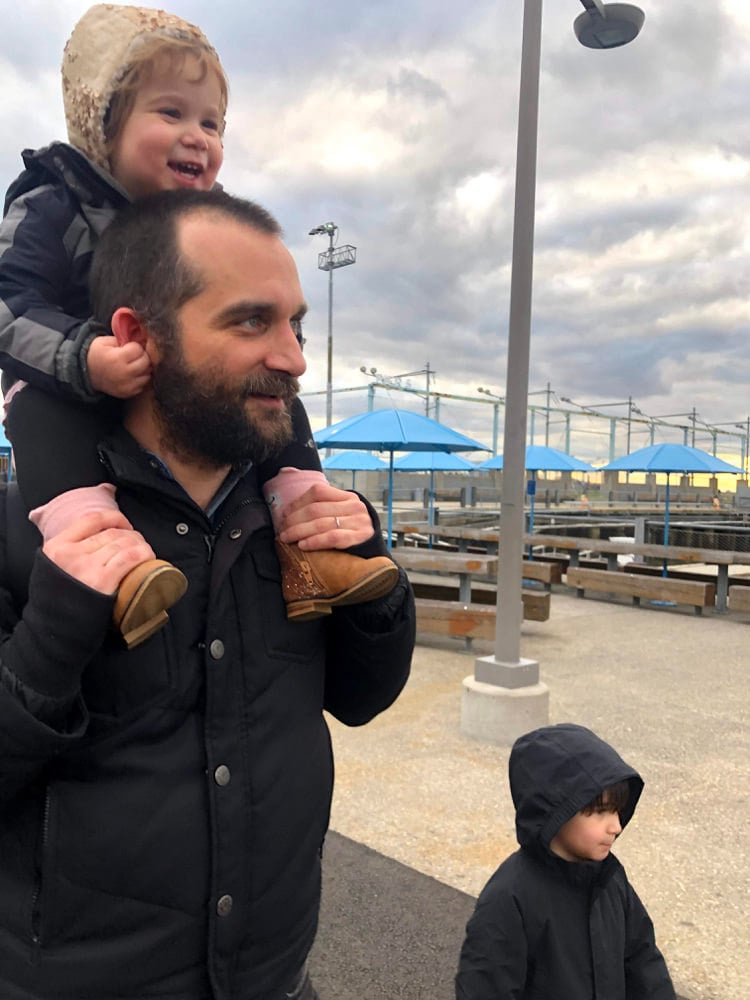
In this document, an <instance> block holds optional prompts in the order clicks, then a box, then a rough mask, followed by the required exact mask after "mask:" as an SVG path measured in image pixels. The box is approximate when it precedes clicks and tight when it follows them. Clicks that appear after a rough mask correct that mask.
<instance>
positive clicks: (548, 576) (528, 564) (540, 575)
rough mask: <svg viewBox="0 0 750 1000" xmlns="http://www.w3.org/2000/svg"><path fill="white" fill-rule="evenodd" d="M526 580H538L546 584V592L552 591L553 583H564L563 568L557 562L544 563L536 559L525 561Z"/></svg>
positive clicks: (524, 574)
mask: <svg viewBox="0 0 750 1000" xmlns="http://www.w3.org/2000/svg"><path fill="white" fill-rule="evenodd" d="M523 578H524V580H536V581H537V582H538V583H542V584H544V589H545V590H550V589H551V587H552V584H553V583H562V566H561V565H560V563H557V562H542V561H538V560H536V559H524V561H523Z"/></svg>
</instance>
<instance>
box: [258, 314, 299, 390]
mask: <svg viewBox="0 0 750 1000" xmlns="http://www.w3.org/2000/svg"><path fill="white" fill-rule="evenodd" d="M265 363H266V367H267V368H270V369H271V370H272V371H280V372H287V374H289V375H294V377H295V378H299V376H300V375H304V374H305V372H306V371H307V362H306V361H305V356H304V354H303V353H302V347H301V346H300V342H299V338H298V331H297V330H296V329H295V328H294V327H293V326H292V324H291V323H284V324H279V326H278V327H277V328H276V329H275V330H274V336H273V339H272V342H271V347H270V350H269V353H268V356H267V357H266V362H265Z"/></svg>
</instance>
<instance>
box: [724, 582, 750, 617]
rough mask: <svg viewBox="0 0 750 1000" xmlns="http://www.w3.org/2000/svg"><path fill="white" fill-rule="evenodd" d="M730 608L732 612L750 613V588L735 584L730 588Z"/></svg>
mask: <svg viewBox="0 0 750 1000" xmlns="http://www.w3.org/2000/svg"><path fill="white" fill-rule="evenodd" d="M729 608H730V610H731V611H750V587H748V586H747V584H745V585H744V586H743V585H742V584H741V583H740V584H737V583H736V584H734V585H733V586H731V587H730V588H729Z"/></svg>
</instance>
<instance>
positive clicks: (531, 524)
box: [527, 472, 536, 559]
mask: <svg viewBox="0 0 750 1000" xmlns="http://www.w3.org/2000/svg"><path fill="white" fill-rule="evenodd" d="M529 486H530V487H531V489H530V491H529V534H530V535H533V534H534V502H535V501H536V473H535V472H532V473H531V482H530V483H529ZM527 488H528V487H527ZM533 558H534V543H533V542H529V559H533Z"/></svg>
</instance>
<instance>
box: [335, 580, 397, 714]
mask: <svg viewBox="0 0 750 1000" xmlns="http://www.w3.org/2000/svg"><path fill="white" fill-rule="evenodd" d="M415 630H416V625H415V612H414V594H413V593H412V589H411V585H410V584H409V580H408V578H407V576H406V573H405V572H404V570H403V569H399V578H398V582H397V583H396V586H395V587H394V588H393V590H392V591H391V592H390V594H386V596H385V597H382V598H380V599H379V600H377V601H368V602H366V603H365V604H359V605H352V606H351V607H344V608H334V611H333V614H332V615H331V623H330V626H329V630H328V650H327V658H326V688H325V708H326V710H327V711H329V712H330V713H331V714H332V715H334V716H335V717H336V718H337V719H339V721H341V722H343V723H345V724H346V725H349V726H361V725H363V724H364V723H366V722H369V721H370V719H372V718H374V716H376V715H377V714H378V713H379V712H382V711H384V709H386V708H388V706H389V705H391V704H392V703H393V702H394V701H395V700H396V698H397V697H398V695H399V694H400V692H401V690H402V688H403V687H404V685H405V684H406V681H407V679H408V677H409V671H410V669H411V657H412V653H413V651H414V636H415Z"/></svg>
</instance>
